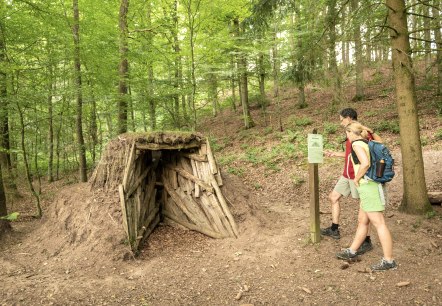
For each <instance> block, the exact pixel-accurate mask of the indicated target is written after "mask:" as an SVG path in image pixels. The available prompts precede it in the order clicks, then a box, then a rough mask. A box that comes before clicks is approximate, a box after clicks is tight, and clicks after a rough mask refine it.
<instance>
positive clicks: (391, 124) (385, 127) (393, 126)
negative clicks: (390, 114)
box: [374, 120, 400, 134]
mask: <svg viewBox="0 0 442 306" xmlns="http://www.w3.org/2000/svg"><path fill="white" fill-rule="evenodd" d="M374 129H375V131H388V132H391V133H394V134H399V132H400V130H399V121H397V120H388V121H387V120H381V121H379V123H378V124H377V125H376V126H375V128H374Z"/></svg>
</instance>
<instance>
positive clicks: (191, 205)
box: [176, 189, 211, 228]
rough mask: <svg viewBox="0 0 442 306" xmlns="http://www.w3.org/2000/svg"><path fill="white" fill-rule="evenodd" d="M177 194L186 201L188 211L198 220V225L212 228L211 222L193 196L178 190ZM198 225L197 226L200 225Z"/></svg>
mask: <svg viewBox="0 0 442 306" xmlns="http://www.w3.org/2000/svg"><path fill="white" fill-rule="evenodd" d="M176 192H177V194H178V195H179V196H180V197H181V198H182V199H183V200H184V201H185V203H186V204H187V205H186V206H187V208H188V210H189V211H190V212H191V213H192V214H193V215H195V219H198V220H199V221H198V224H201V225H203V226H204V227H207V228H211V225H210V224H211V222H210V221H209V220H208V218H207V217H206V215H205V213H204V211H203V210H202V208H201V206H200V205H198V203H196V202H195V200H194V199H193V198H192V196H191V195H188V194H186V193H185V192H184V191H182V190H180V189H177V190H176ZM198 224H197V225H198Z"/></svg>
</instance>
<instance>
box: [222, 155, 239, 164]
mask: <svg viewBox="0 0 442 306" xmlns="http://www.w3.org/2000/svg"><path fill="white" fill-rule="evenodd" d="M235 160H236V156H235V155H226V156H221V157H220V158H219V159H218V162H219V164H220V165H221V166H226V165H230V164H231V163H233V162H234V161H235Z"/></svg>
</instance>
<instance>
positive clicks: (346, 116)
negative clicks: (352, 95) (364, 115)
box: [339, 108, 358, 127]
mask: <svg viewBox="0 0 442 306" xmlns="http://www.w3.org/2000/svg"><path fill="white" fill-rule="evenodd" d="M339 119H340V121H341V125H342V126H344V127H345V126H347V125H349V124H350V123H352V122H353V121H357V120H358V113H357V112H356V111H355V110H354V109H353V108H344V109H343V110H341V112H340V113H339Z"/></svg>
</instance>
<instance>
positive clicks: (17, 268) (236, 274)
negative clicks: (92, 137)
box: [0, 152, 442, 305]
mask: <svg viewBox="0 0 442 306" xmlns="http://www.w3.org/2000/svg"><path fill="white" fill-rule="evenodd" d="M425 161H426V165H428V167H427V169H426V171H427V179H428V180H429V182H428V183H429V184H430V185H432V186H436V185H438V186H439V187H440V170H439V168H440V167H435V166H434V165H440V164H441V162H442V154H441V153H440V152H427V153H426V154H425ZM254 171H256V173H255V174H256V175H259V172H260V169H255V170H254ZM283 175H284V173H282V172H280V173H275V174H274V177H272V178H270V179H268V180H267V182H268V183H267V184H265V183H264V184H263V185H262V188H260V190H259V191H255V190H252V189H251V188H250V187H248V185H247V182H246V183H244V182H243V180H242V179H240V178H238V177H236V176H232V175H228V174H224V177H225V182H226V185H227V186H225V188H226V189H227V192H226V195H227V197H228V199H229V200H230V201H232V203H235V205H238V206H241V207H242V209H236V210H235V209H234V212H235V216H236V218H237V220H239V226H240V231H241V234H240V237H239V238H238V239H224V240H212V239H210V238H207V237H205V236H203V235H201V234H198V233H194V232H190V231H184V230H180V229H174V228H171V227H169V226H160V227H159V228H158V229H157V230H156V231H155V232H154V233H153V235H152V236H151V237H150V238H149V239H148V241H147V244H146V246H145V248H144V250H143V252H142V254H141V256H140V257H139V258H137V259H132V258H130V256H127V255H126V256H120V255H121V254H124V250H126V247H125V246H124V245H123V244H121V243H120V245H121V249H118V248H116V249H111V248H110V249H106V247H109V246H110V245H112V244H111V243H110V242H109V241H104V240H100V241H97V242H96V244H91V243H92V242H91V241H93V239H90V238H88V237H90V236H92V237H94V236H96V237H100V239H101V237H104V236H99V235H98V234H97V233H98V231H99V227H96V226H95V225H94V226H90V227H87V226H86V225H85V226H83V227H82V226H80V225H81V224H86V222H90V221H87V218H88V216H91V217H92V218H94V215H95V214H97V213H99V212H98V211H94V210H92V209H89V211H87V209H86V213H85V214H84V217H81V218H80V219H81V220H83V221H82V222H84V223H81V224H78V223H77V224H76V227H75V233H76V235H75V237H74V238H73V237H72V235H71V234H72V233H73V227H72V226H73V225H72V224H74V223H72V222H74V221H72V220H71V219H70V220H71V221H70V222H71V223H69V222H67V221H66V220H67V219H63V218H64V217H63V213H62V211H63V209H62V208H63V207H62V206H60V205H61V204H60V203H61V202H60V200H58V202H57V203H58V204H57V205H58V209H57V210H58V214H59V215H58V216H57V217H58V218H60V219H63V220H64V222H63V223H62V225H61V227H55V226H54V225H48V224H47V222H46V223H45V222H44V221H27V222H19V223H16V224H15V226H14V233H13V234H12V235H11V236H9V237H8V238H7V239H6V240H4V241H3V243H2V244H1V248H0V254H1V257H0V262H1V267H2V269H1V271H0V283H1V284H2V290H1V292H0V300H1V301H2V302H1V304H2V305H16V304H19V305H40V304H41V305H79V304H80V305H91V304H94V305H207V304H213V305H241V304H253V305H296V304H311V305H324V304H338V305H341V304H342V305H343V304H346V305H349V304H350V305H356V304H358V305H367V304H379V305H404V304H413V305H414V304H418V305H420V304H422V305H440V304H441V303H442V276H441V275H442V265H441V264H440V263H441V260H442V227H441V223H442V222H441V219H440V214H441V213H442V211H441V209H440V206H439V207H435V208H436V209H437V211H438V212H439V216H436V217H433V218H430V219H427V218H424V217H415V216H409V215H405V214H402V213H400V212H398V211H397V209H396V207H397V205H398V201H399V199H400V193H401V190H400V188H399V187H398V186H399V185H400V174H399V178H396V179H395V183H393V184H392V185H391V186H390V196H391V199H392V201H391V205H390V208H389V210H388V212H387V216H388V225H389V227H390V229H391V231H392V233H393V236H394V241H395V244H394V251H395V257H396V259H397V262H398V263H399V269H398V270H396V271H388V272H386V273H375V274H370V273H362V272H360V271H362V270H364V269H365V268H366V267H368V266H369V264H371V263H373V262H376V261H377V260H378V259H379V258H380V256H381V249H380V245H379V242H378V240H377V237H376V235H374V237H373V240H374V244H375V249H374V250H373V251H372V252H370V253H368V254H366V255H364V256H363V257H362V261H361V262H358V263H355V264H352V265H350V267H349V268H347V269H341V266H342V262H341V261H338V260H337V259H335V258H334V254H335V253H336V252H337V251H338V250H339V249H340V248H342V247H345V246H347V245H348V244H349V242H350V240H351V238H352V235H353V233H354V229H355V227H356V220H355V216H356V213H357V204H356V203H355V202H353V201H352V200H345V201H343V210H342V222H341V223H342V232H341V234H342V235H343V238H342V239H341V240H339V241H334V240H331V239H324V240H323V241H322V242H321V243H320V244H317V245H311V244H310V243H309V242H308V233H307V232H308V218H309V216H308V214H309V210H308V205H309V204H308V193H307V186H306V184H302V185H301V186H300V187H299V188H298V189H296V190H295V189H293V188H291V187H290V186H285V185H284V184H274V182H283V181H284V180H283V179H281V178H280V177H278V176H283ZM320 175H321V189H322V190H324V191H323V192H322V193H321V211H322V212H323V213H324V214H322V215H321V221H322V223H323V224H324V225H325V224H328V223H329V218H330V215H329V211H330V209H329V207H328V203H327V202H326V200H325V198H326V195H327V191H328V190H330V189H331V188H332V186H333V184H334V180H335V178H336V177H337V176H338V175H339V169H338V168H337V167H334V166H333V165H324V166H322V167H321V168H320ZM250 177H253V173H251V176H250ZM272 182H273V183H272ZM249 186H250V185H249ZM80 194H82V196H80ZM68 197H73V198H77V202H78V203H79V204H78V205H79V207H83V206H82V204H81V203H80V202H83V204H84V203H85V202H87V201H88V199H89V201H91V198H89V195H88V194H87V188H86V187H85V186H83V185H74V186H72V187H70V188H68V191H67V194H65V195H62V198H64V199H65V200H66V199H67V198H68ZM92 198H93V197H92ZM94 199H95V198H94ZM101 200H103V199H101ZM103 201H104V200H103ZM92 202H93V200H92ZM66 203H67V202H66ZM104 203H105V201H104ZM86 207H94V206H93V205H91V206H86ZM244 207H248V208H250V210H249V213H248V214H246V213H245V210H244ZM78 213H80V212H78ZM107 218H109V219H111V218H113V217H112V216H111V214H110V215H109V216H108V217H107ZM110 224H112V223H110ZM57 226H60V225H57ZM57 228H58V231H59V233H64V234H63V235H57V234H55V235H52V236H51V235H49V234H50V231H55V230H56V229H57ZM81 228H84V230H81ZM116 228H117V227H115V229H116ZM112 230H113V229H112V228H106V231H112ZM48 232H49V233H48ZM36 233H37V234H39V235H38V236H36V235H35V234H36ZM82 233H86V234H87V235H86V234H84V235H83V234H82ZM81 236H84V237H83V238H81ZM48 237H53V238H48ZM91 249H92V251H90V250H91ZM124 257H125V258H126V259H128V260H123V258H124ZM400 282H410V284H409V285H408V286H404V287H398V286H397V284H398V283H400Z"/></svg>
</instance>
